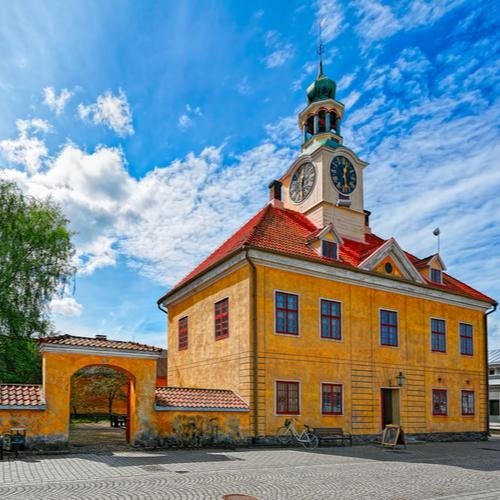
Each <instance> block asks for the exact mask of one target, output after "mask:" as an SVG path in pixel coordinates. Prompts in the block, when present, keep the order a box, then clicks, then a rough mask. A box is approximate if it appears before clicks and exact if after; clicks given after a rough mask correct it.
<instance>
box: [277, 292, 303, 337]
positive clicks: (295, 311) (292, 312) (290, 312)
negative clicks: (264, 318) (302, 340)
mask: <svg viewBox="0 0 500 500" xmlns="http://www.w3.org/2000/svg"><path fill="white" fill-rule="evenodd" d="M278 297H282V299H283V303H284V306H279V305H278ZM291 297H295V308H294V307H291V306H290V303H289V300H288V299H289V298H291ZM274 303H275V310H274V322H275V329H276V330H275V331H276V333H280V334H283V335H296V336H298V335H299V296H298V295H297V294H295V293H287V292H278V291H277V292H275V296H274ZM280 315H281V316H284V327H280V321H279V319H278V317H279V316H280ZM290 318H294V319H293V320H291V319H290ZM294 324H295V330H294V329H293V325H294Z"/></svg>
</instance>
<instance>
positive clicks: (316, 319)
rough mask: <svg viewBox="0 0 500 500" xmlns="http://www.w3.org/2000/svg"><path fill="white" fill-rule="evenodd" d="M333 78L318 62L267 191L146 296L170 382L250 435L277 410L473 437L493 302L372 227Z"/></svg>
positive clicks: (332, 422) (327, 422)
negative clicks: (236, 225)
mask: <svg viewBox="0 0 500 500" xmlns="http://www.w3.org/2000/svg"><path fill="white" fill-rule="evenodd" d="M335 90H336V85H335V82H333V81H332V80H330V79H329V78H327V77H326V76H325V75H324V74H323V69H322V64H320V70H319V74H318V77H317V79H316V81H315V82H314V83H313V84H312V85H311V86H310V87H309V88H308V91H307V98H308V104H307V106H306V108H305V109H304V110H303V111H302V112H301V113H300V114H299V126H300V127H301V130H302V131H303V134H304V143H303V145H302V150H301V153H300V155H299V156H298V157H297V159H296V160H295V161H294V162H293V163H292V165H291V166H290V168H289V169H288V171H287V172H285V174H284V175H283V176H282V177H281V179H280V180H279V181H274V182H273V183H271V185H270V201H269V204H268V205H267V206H265V207H264V208H263V209H262V210H261V211H260V212H259V213H258V214H257V215H255V216H254V217H253V218H252V219H251V220H250V221H249V222H248V223H247V224H245V225H244V226H243V227H242V228H241V229H240V230H239V231H237V232H236V233H235V234H234V235H233V236H231V238H229V239H228V240H227V241H226V242H225V243H224V244H223V245H222V246H221V247H220V248H218V249H217V250H216V251H215V252H214V253H213V254H212V255H210V256H209V257H208V258H207V259H206V260H205V261H203V262H202V263H201V264H200V265H199V266H198V267H197V268H196V269H194V270H193V271H192V272H191V273H190V274H189V275H188V276H187V277H186V278H184V279H183V280H182V281H181V282H180V283H179V284H177V285H176V286H175V287H174V288H173V289H172V290H170V291H169V292H168V293H167V294H166V295H164V296H163V297H162V298H160V299H159V301H158V303H159V305H160V307H162V308H164V309H165V310H167V312H168V332H169V333H168V356H169V363H168V381H169V385H173V386H178V387H193V388H217V389H219V388H222V389H231V390H233V391H235V392H237V393H238V394H239V395H240V396H241V397H242V398H243V399H244V400H246V401H247V402H248V403H249V404H250V417H251V434H252V435H253V436H255V437H262V436H272V435H274V434H275V433H276V430H277V428H278V427H279V426H280V425H282V424H283V421H284V419H285V418H288V417H290V416H294V417H296V418H297V419H298V420H299V421H300V422H302V423H305V424H308V425H310V426H313V427H342V428H343V429H344V430H345V431H348V432H352V433H353V434H354V435H357V436H360V437H361V438H362V437H363V436H364V437H367V436H371V435H374V434H376V433H378V432H380V431H381V429H382V428H383V427H384V426H385V425H386V424H388V423H396V424H400V425H401V426H402V427H403V428H404V430H405V431H406V433H409V434H420V435H422V434H426V435H428V434H430V433H433V436H432V438H435V439H439V438H441V439H445V438H447V439H453V438H455V439H465V438H477V437H480V436H481V435H484V433H485V432H486V431H487V418H488V417H487V375H486V332H485V328H486V327H485V325H486V321H485V318H486V313H487V312H488V310H489V309H490V308H491V306H493V305H495V304H496V303H495V301H494V300H493V299H491V298H489V297H487V296H485V295H483V294H482V293H480V292H478V291H476V290H474V289H472V288H471V287H469V286H468V285H466V284H464V283H461V282H460V281H458V280H456V279H454V278H452V277H451V276H450V275H449V274H447V273H445V270H446V267H445V264H444V262H443V260H442V259H441V257H440V256H439V254H436V255H431V256H429V257H427V258H423V259H419V258H417V257H416V256H414V255H412V254H410V253H407V252H405V251H404V250H402V249H401V247H400V246H399V245H398V243H397V242H396V240H394V239H393V238H391V239H388V240H384V239H382V238H379V237H377V236H376V235H375V234H373V233H372V231H371V229H370V226H369V215H370V214H369V212H367V211H366V210H365V209H364V200H363V170H364V168H365V167H366V166H367V163H365V162H364V161H362V160H361V159H360V158H358V156H357V155H356V154H355V152H353V151H352V150H350V149H349V148H348V147H346V146H344V145H343V140H342V135H341V130H340V124H341V121H342V118H343V113H344V106H343V104H342V103H340V102H339V101H337V100H336V98H335ZM445 433H446V434H445ZM450 433H453V434H450ZM481 433H482V434H481Z"/></svg>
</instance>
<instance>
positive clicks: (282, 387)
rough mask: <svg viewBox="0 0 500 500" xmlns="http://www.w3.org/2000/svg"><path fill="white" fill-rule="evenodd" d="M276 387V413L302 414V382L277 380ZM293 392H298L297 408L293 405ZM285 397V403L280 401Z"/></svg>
mask: <svg viewBox="0 0 500 500" xmlns="http://www.w3.org/2000/svg"><path fill="white" fill-rule="evenodd" d="M275 389H276V415H300V383H299V382H295V381H290V380H276V384H275ZM291 392H295V393H296V407H295V408H294V407H293V405H292V400H291V397H290V394H291ZM292 396H293V395H292ZM283 397H284V405H283V404H282V403H281V401H280V399H281V398H283Z"/></svg>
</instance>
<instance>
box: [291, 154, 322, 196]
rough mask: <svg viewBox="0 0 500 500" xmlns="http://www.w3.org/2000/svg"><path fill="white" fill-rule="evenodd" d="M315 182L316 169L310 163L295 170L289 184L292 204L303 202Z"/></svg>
mask: <svg viewBox="0 0 500 500" xmlns="http://www.w3.org/2000/svg"><path fill="white" fill-rule="evenodd" d="M315 180H316V168H315V167H314V165H313V164H312V163H303V164H302V165H300V167H299V168H297V169H296V170H295V172H294V173H293V175H292V181H291V182H290V199H291V200H292V201H293V202H294V203H300V202H301V201H303V200H305V199H306V198H307V197H308V196H309V194H310V193H311V191H312V188H313V186H314V181H315Z"/></svg>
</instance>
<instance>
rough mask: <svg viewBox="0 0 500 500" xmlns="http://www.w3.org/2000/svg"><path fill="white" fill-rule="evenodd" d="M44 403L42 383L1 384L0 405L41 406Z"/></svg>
mask: <svg viewBox="0 0 500 500" xmlns="http://www.w3.org/2000/svg"><path fill="white" fill-rule="evenodd" d="M44 403H45V401H44V400H43V391H42V386H41V385H29V384H0V406H7V405H8V406H40V405H43V404H44Z"/></svg>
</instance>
